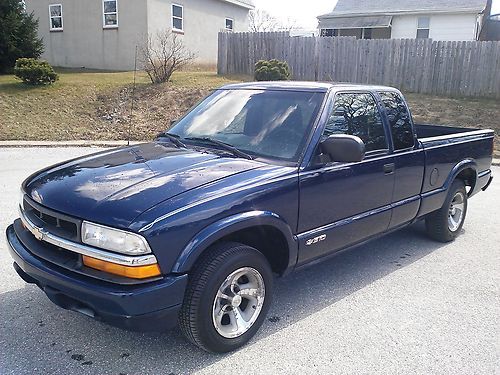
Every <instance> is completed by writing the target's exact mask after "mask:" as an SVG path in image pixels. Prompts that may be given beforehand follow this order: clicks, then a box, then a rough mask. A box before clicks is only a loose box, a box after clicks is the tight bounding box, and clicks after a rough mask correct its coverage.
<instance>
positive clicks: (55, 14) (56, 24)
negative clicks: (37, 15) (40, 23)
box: [49, 4, 63, 31]
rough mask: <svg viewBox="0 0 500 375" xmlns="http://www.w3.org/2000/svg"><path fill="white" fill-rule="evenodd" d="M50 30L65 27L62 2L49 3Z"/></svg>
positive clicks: (60, 29)
mask: <svg viewBox="0 0 500 375" xmlns="http://www.w3.org/2000/svg"><path fill="white" fill-rule="evenodd" d="M49 17H50V30H51V31H62V29H63V13H62V5H61V4H51V5H49Z"/></svg>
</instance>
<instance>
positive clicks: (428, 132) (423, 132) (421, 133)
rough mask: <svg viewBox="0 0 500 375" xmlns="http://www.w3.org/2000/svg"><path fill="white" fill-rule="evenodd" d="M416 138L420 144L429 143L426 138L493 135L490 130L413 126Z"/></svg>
mask: <svg viewBox="0 0 500 375" xmlns="http://www.w3.org/2000/svg"><path fill="white" fill-rule="evenodd" d="M415 131H416V132H417V138H418V139H419V141H421V142H427V141H429V139H428V138H435V137H443V136H446V138H461V137H469V136H478V135H481V134H484V135H487V134H493V131H492V130H482V129H474V128H461V127H457V126H446V125H432V124H415Z"/></svg>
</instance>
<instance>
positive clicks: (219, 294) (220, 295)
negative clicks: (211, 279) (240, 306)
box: [217, 289, 231, 301]
mask: <svg viewBox="0 0 500 375" xmlns="http://www.w3.org/2000/svg"><path fill="white" fill-rule="evenodd" d="M217 298H222V299H225V300H228V301H231V297H229V296H228V295H227V294H226V293H224V292H223V291H221V290H220V289H219V291H218V292H217Z"/></svg>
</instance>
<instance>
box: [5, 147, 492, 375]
mask: <svg viewBox="0 0 500 375" xmlns="http://www.w3.org/2000/svg"><path fill="white" fill-rule="evenodd" d="M91 151H92V150H91V149H0V191H1V194H0V212H1V213H2V216H1V218H0V229H1V231H2V232H3V231H4V229H5V226H6V225H7V224H8V223H10V222H11V221H12V220H13V219H14V218H15V217H16V213H15V207H16V204H17V200H18V195H19V194H18V186H19V184H20V183H21V180H22V179H23V178H24V177H26V176H27V175H28V174H29V173H30V172H32V171H34V170H37V169H38V168H40V167H42V166H45V165H48V164H50V163H54V162H56V161H59V160H61V159H64V158H69V157H73V156H77V155H83V154H86V153H89V152H91ZM494 173H495V174H496V175H497V180H496V181H495V182H494V183H493V184H492V186H491V187H490V189H489V190H488V192H487V193H482V194H479V195H478V196H477V197H474V199H473V200H471V202H470V206H469V213H468V217H467V222H466V225H465V227H464V228H465V229H464V233H463V234H462V236H460V237H459V239H458V240H457V241H455V242H454V243H452V244H447V245H443V244H438V243H435V242H432V241H430V240H428V239H427V238H426V237H425V235H424V234H423V228H422V226H421V225H414V226H413V227H411V228H408V229H406V230H403V231H401V232H398V233H394V234H391V235H389V236H387V237H385V238H384V239H381V240H377V241H375V242H372V243H371V244H369V245H365V246H362V247H360V248H358V249H356V250H353V251H351V252H348V253H344V254H341V255H339V256H337V257H336V258H334V259H331V260H329V261H326V262H324V263H322V264H319V265H316V266H314V267H310V268H308V269H305V270H303V271H300V272H297V273H295V274H293V275H291V276H290V277H288V278H285V279H282V280H278V281H277V288H276V293H275V301H274V305H273V308H272V309H271V312H270V315H269V321H267V322H266V323H265V325H264V327H263V329H262V330H261V331H260V333H259V335H258V336H257V337H256V338H255V339H254V340H253V341H252V342H251V343H250V345H248V346H247V347H245V348H244V349H242V350H240V351H239V352H236V353H233V354H228V355H224V356H214V355H209V354H206V353H204V352H202V351H200V350H198V349H196V348H195V347H193V346H191V345H190V344H188V343H186V342H185V341H184V339H183V338H182V336H181V335H180V333H179V332H178V331H177V330H174V331H172V332H169V333H164V334H136V333H130V332H125V331H121V330H119V329H115V328H111V327H107V326H106V325H103V324H101V323H98V322H95V321H93V320H91V319H89V318H86V317H84V316H80V315H79V314H77V313H73V312H68V311H64V310H62V309H60V308H58V307H56V306H54V305H52V304H51V302H49V301H48V300H47V298H45V296H44V295H43V294H42V293H41V292H40V291H39V290H38V289H37V288H36V287H34V286H31V285H26V284H24V283H23V282H22V281H21V280H20V279H19V278H18V277H17V276H16V275H15V273H14V271H13V270H12V268H11V260H10V258H9V256H8V255H7V254H6V249H5V240H4V238H3V236H2V238H1V240H0V272H1V275H2V278H1V281H0V374H2V375H3V374H35V373H37V374H39V373H50V374H70V373H71V374H117V375H118V374H170V373H172V374H184V373H193V372H200V373H204V374H223V373H228V372H229V373H232V374H237V373H247V374H248V373H252V374H253V373H255V374H259V373H262V374H271V373H272V374H275V373H284V374H302V373H329V374H375V373H379V374H416V373H418V374H468V375H469V374H494V373H497V374H498V373H500V364H499V358H500V355H499V353H500V324H499V323H500V296H499V295H500V293H499V285H500V251H499V250H500V248H499V245H498V244H499V243H500V215H499V211H500V210H499V209H500V201H499V197H500V168H495V169H494Z"/></svg>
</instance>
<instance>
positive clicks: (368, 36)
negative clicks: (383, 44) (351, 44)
mask: <svg viewBox="0 0 500 375" xmlns="http://www.w3.org/2000/svg"><path fill="white" fill-rule="evenodd" d="M371 38H372V29H363V32H362V33H361V39H371Z"/></svg>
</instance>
